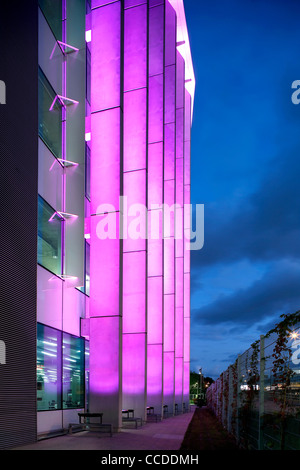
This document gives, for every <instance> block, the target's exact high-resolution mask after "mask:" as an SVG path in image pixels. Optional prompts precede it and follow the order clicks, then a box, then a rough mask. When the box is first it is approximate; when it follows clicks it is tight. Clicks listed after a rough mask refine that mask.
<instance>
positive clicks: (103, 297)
mask: <svg viewBox="0 0 300 470" xmlns="http://www.w3.org/2000/svg"><path fill="white" fill-rule="evenodd" d="M110 216H111V219H107V220H108V221H110V220H111V221H112V225H111V226H112V227H113V225H114V220H115V221H116V223H115V227H116V233H118V230H119V224H118V220H119V214H118V213H112V214H110ZM105 217H107V216H93V217H91V238H90V315H91V317H104V316H111V315H119V313H120V311H119V310H120V303H119V294H118V293H119V280H120V266H119V264H120V261H119V260H120V241H119V238H118V237H116V238H115V239H109V238H107V239H101V237H102V238H103V227H104V231H105V229H106V226H105V224H106V220H105Z"/></svg>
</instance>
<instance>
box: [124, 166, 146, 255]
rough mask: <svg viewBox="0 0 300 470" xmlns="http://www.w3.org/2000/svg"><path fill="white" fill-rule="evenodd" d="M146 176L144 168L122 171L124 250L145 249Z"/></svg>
mask: <svg viewBox="0 0 300 470" xmlns="http://www.w3.org/2000/svg"><path fill="white" fill-rule="evenodd" d="M146 177H147V176H146V170H139V171H130V172H128V173H124V199H123V213H124V216H123V238H124V241H123V251H124V252H128V251H140V250H145V249H146V238H147V210H146Z"/></svg>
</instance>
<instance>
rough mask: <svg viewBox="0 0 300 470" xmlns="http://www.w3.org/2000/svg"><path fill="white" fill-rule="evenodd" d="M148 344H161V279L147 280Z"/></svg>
mask: <svg viewBox="0 0 300 470" xmlns="http://www.w3.org/2000/svg"><path fill="white" fill-rule="evenodd" d="M147 297H148V312H147V313H148V315H147V316H148V324H147V331H148V344H162V342H163V324H162V322H163V278H162V276H158V277H149V278H148V295H147Z"/></svg>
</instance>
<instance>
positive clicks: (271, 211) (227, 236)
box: [184, 0, 300, 379]
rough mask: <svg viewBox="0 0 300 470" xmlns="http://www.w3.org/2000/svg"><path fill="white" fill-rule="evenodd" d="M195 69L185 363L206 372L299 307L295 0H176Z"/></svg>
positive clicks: (299, 54) (222, 366) (298, 14)
mask: <svg viewBox="0 0 300 470" xmlns="http://www.w3.org/2000/svg"><path fill="white" fill-rule="evenodd" d="M184 4H185V11H186V19H187V25H188V30H189V36H190V43H191V50H192V57H193V64H194V70H195V76H196V95H195V107H194V121H193V129H192V182H191V183H192V203H193V204H204V210H205V226H204V238H205V241H204V247H203V249H202V250H200V251H197V252H196V251H192V252H191V259H192V277H191V309H192V312H191V317H192V318H191V370H195V371H197V372H198V369H199V367H202V368H203V373H204V375H205V376H210V377H213V378H215V379H216V378H217V377H218V376H219V375H220V373H222V372H223V371H224V370H226V369H227V367H228V366H229V365H230V364H233V363H234V361H235V359H236V357H237V356H238V354H241V353H243V352H244V351H245V350H246V349H248V348H249V347H250V345H251V344H252V343H253V342H254V341H256V340H257V339H259V336H260V335H261V334H265V333H267V332H268V331H269V330H270V329H271V328H272V327H274V326H275V324H276V323H278V322H279V321H280V315H281V314H284V313H294V312H295V311H297V310H300V263H299V256H300V197H299V192H300V184H299V175H300V104H299V105H295V104H293V103H292V100H291V97H292V93H293V92H294V90H292V83H293V82H294V80H300V2H299V1H298V0H214V1H203V0H184Z"/></svg>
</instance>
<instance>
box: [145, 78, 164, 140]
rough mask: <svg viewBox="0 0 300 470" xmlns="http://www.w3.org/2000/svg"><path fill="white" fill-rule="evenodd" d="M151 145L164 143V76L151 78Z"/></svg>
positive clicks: (149, 114) (149, 113)
mask: <svg viewBox="0 0 300 470" xmlns="http://www.w3.org/2000/svg"><path fill="white" fill-rule="evenodd" d="M148 116H149V136H148V141H149V143H154V142H162V141H163V134H164V132H163V122H164V76H163V74H161V75H156V76H154V77H150V78H149V111H148Z"/></svg>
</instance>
